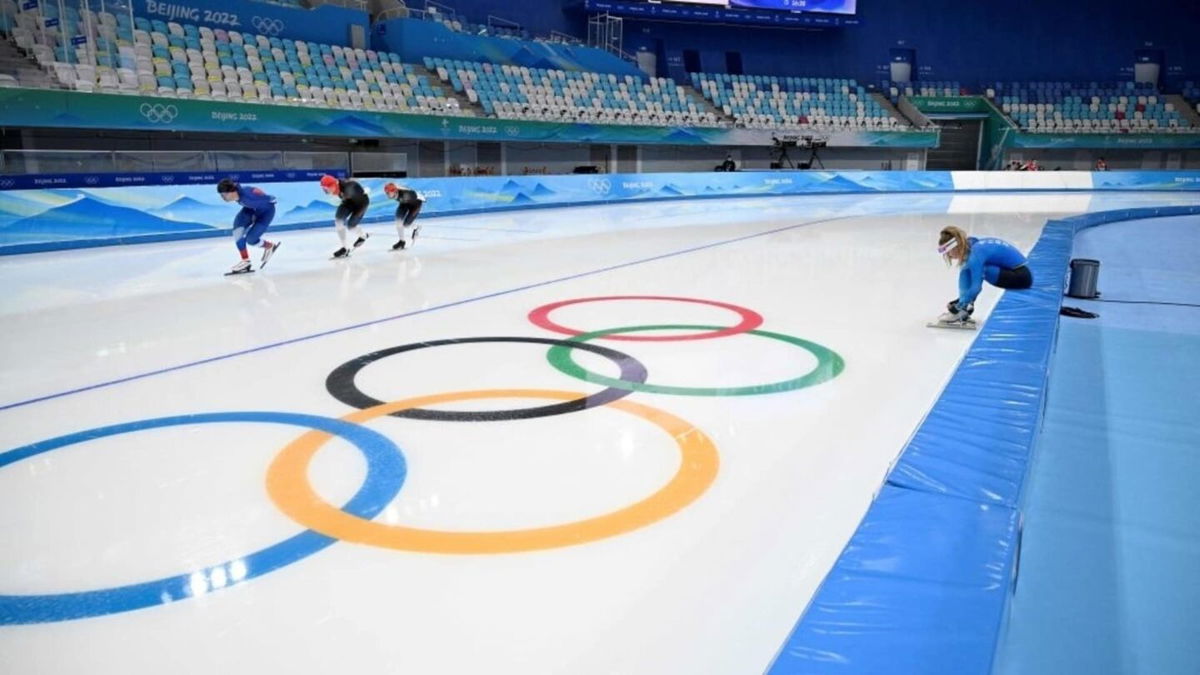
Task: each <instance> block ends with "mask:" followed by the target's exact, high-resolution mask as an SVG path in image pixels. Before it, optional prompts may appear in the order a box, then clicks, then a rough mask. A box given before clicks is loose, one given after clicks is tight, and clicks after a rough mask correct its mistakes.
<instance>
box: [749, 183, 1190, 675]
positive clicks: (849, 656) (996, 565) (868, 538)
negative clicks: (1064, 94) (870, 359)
mask: <svg viewBox="0 0 1200 675" xmlns="http://www.w3.org/2000/svg"><path fill="white" fill-rule="evenodd" d="M1195 213H1200V206H1173V207H1157V208H1140V209H1124V210H1119V211H1106V212H1102V213H1091V214H1085V215H1081V216H1076V217H1073V218H1066V219H1062V220H1052V221H1049V222H1047V223H1046V227H1045V229H1044V230H1043V231H1042V236H1041V237H1040V238H1039V239H1038V242H1037V244H1036V245H1035V246H1034V248H1033V250H1032V251H1031V252H1030V255H1029V266H1030V268H1031V270H1032V272H1033V275H1034V279H1035V285H1034V287H1033V288H1032V289H1030V290H1028V291H1010V292H1006V293H1005V294H1004V296H1003V297H1002V298H1001V299H1000V302H999V303H998V304H997V305H996V308H995V309H994V310H993V311H992V314H991V316H989V318H988V320H987V323H986V324H985V325H984V327H983V329H982V330H981V331H980V333H979V336H978V337H977V338H976V340H975V342H974V344H973V345H972V346H971V348H970V350H969V351H968V352H967V355H966V356H965V357H964V358H963V361H962V363H960V364H959V366H958V369H957V370H956V371H955V373H954V376H953V377H952V378H951V380H950V382H949V383H948V384H947V385H946V388H945V389H944V390H943V392H942V395H941V396H940V397H939V398H938V400H937V402H935V403H934V406H933V408H932V409H931V410H930V411H929V414H928V415H927V417H926V418H925V420H924V421H923V422H922V423H921V425H920V427H919V428H918V429H917V431H916V433H915V434H914V435H913V437H912V439H911V440H910V441H909V443H908V445H907V447H905V449H904V451H903V452H902V453H901V456H900V458H899V459H898V460H897V463H896V465H895V466H894V467H893V469H892V471H891V473H890V474H889V476H888V478H887V481H886V483H885V485H884V487H883V488H882V490H881V491H880V493H879V496H878V497H876V500H875V501H874V502H873V503H872V504H871V507H870V509H869V510H868V512H867V515H866V516H865V517H864V518H863V521H862V523H860V525H859V528H858V530H857V531H856V532H855V534H854V536H853V537H852V538H851V540H850V543H849V544H847V546H846V549H845V550H844V551H843V552H842V555H841V556H840V557H839V558H838V560H837V562H836V563H835V564H834V567H833V570H832V571H831V572H830V574H829V575H828V576H827V577H826V579H825V581H824V582H823V583H822V584H821V587H820V588H819V589H818V591H817V593H816V595H815V596H814V597H813V600H812V602H811V604H810V605H809V607H808V609H807V610H806V611H805V613H804V614H803V615H802V616H801V617H800V620H799V622H798V623H797V624H796V627H795V628H794V629H793V631H792V633H791V635H789V636H788V638H787V640H786V642H785V643H784V645H783V647H782V649H781V650H780V653H779V655H778V656H777V657H776V659H775V661H774V663H772V665H771V668H770V671H769V672H771V673H774V674H783V673H788V674H791V673H830V672H846V673H922V674H923V675H925V674H932V673H947V674H951V673H952V674H954V675H970V674H973V673H981V674H982V673H989V672H991V669H992V664H993V661H994V659H995V652H996V645H997V641H998V639H999V635H1000V632H1001V628H1002V626H1003V622H1004V617H1005V612H1006V611H1007V608H1008V602H1009V599H1010V597H1011V594H1010V589H1011V584H1010V583H1009V580H1010V579H1012V578H1014V577H1015V571H1014V569H1013V565H1014V564H1015V561H1016V558H1017V553H1018V548H1019V539H1020V527H1019V521H1020V515H1019V514H1020V511H1019V506H1020V504H1021V499H1022V493H1023V490H1024V487H1025V482H1026V476H1027V474H1028V470H1029V466H1030V463H1031V459H1032V451H1031V449H1032V447H1033V443H1034V441H1035V440H1036V436H1037V434H1038V433H1039V431H1040V427H1041V422H1042V414H1043V409H1044V405H1045V398H1046V380H1047V375H1048V373H1047V370H1048V366H1049V363H1050V358H1051V355H1052V353H1053V350H1054V345H1055V341H1056V337H1057V332H1058V310H1059V307H1060V306H1061V302H1062V295H1063V288H1064V284H1065V282H1066V272H1067V266H1068V263H1069V261H1070V257H1071V246H1072V241H1073V239H1074V236H1075V233H1076V232H1078V231H1079V230H1081V229H1084V228H1087V227H1093V226H1095V225H1101V224H1104V223H1111V222H1117V221H1122V220H1138V219H1144V218H1155V217H1163V216H1177V215H1188V214H1195ZM964 420H969V423H964Z"/></svg>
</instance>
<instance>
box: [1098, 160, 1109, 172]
mask: <svg viewBox="0 0 1200 675" xmlns="http://www.w3.org/2000/svg"><path fill="white" fill-rule="evenodd" d="M1096 170H1097V171H1108V162H1106V161H1104V158H1103V157H1101V158H1100V159H1098V160H1096Z"/></svg>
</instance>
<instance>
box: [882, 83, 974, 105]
mask: <svg viewBox="0 0 1200 675" xmlns="http://www.w3.org/2000/svg"><path fill="white" fill-rule="evenodd" d="M880 91H882V92H883V94H884V96H886V97H887V99H888V100H889V101H891V102H892V103H896V102H898V101H899V100H900V97H901V96H969V95H970V92H968V90H967V89H965V88H964V87H963V86H962V85H961V84H959V83H958V82H957V81H951V80H933V81H925V80H922V81H920V82H892V81H890V80H884V81H883V82H882V83H880Z"/></svg>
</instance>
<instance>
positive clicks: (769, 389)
mask: <svg viewBox="0 0 1200 675" xmlns="http://www.w3.org/2000/svg"><path fill="white" fill-rule="evenodd" d="M720 328H721V327H720V326H694V325H656V326H626V327H625V328H610V329H608V330H597V331H592V332H590V333H583V334H580V335H576V336H575V337H572V338H569V339H568V342H586V341H588V340H592V339H595V338H602V337H604V336H606V335H613V334H615V333H637V332H642V331H652V330H719V329H720ZM746 332H747V333H748V334H750V335H760V336H762V337H765V338H771V339H772V340H779V341H780V342H786V343H788V344H792V345H796V346H797V347H800V348H801V349H804V350H805V351H807V352H808V353H810V354H812V355H813V356H815V357H816V358H817V365H816V367H815V368H813V369H812V370H810V371H809V372H807V373H805V374H804V375H801V376H800V377H796V378H793V379H790V380H783V381H782V382H772V383H770V384H755V385H750V386H745V387H673V386H669V385H665V384H651V383H649V382H633V381H630V380H620V379H617V378H613V377H605V376H604V375H598V374H596V373H593V372H590V371H588V370H587V369H585V368H584V367H583V366H580V365H579V364H578V363H576V362H575V361H574V360H573V359H572V358H571V352H572V351H573V350H571V349H570V348H568V347H563V346H560V345H556V346H554V347H551V348H550V351H549V352H548V353H547V354H546V358H547V359H548V360H549V361H550V365H552V366H554V367H555V368H557V369H558V370H559V371H561V372H563V373H565V374H567V375H570V376H571V377H574V378H577V379H580V380H584V381H586V382H593V383H596V384H603V385H605V386H608V387H615V388H617V389H627V390H629V391H642V392H647V393H651V394H674V395H677V396H753V395H756V394H777V393H779V392H784V391H792V390H795V389H802V388H804V387H811V386H813V385H816V384H820V383H822V382H828V381H829V380H832V379H833V378H835V377H837V376H838V374H839V373H841V372H842V370H844V369H845V367H846V362H845V361H843V360H842V357H841V356H839V355H838V353H837V352H835V351H833V350H832V349H829V348H828V347H824V346H822V345H819V344H817V343H815V342H809V341H808V340H804V339H801V338H798V337H792V336H791V335H784V334H782V333H772V332H770V331H765V330H751V331H746Z"/></svg>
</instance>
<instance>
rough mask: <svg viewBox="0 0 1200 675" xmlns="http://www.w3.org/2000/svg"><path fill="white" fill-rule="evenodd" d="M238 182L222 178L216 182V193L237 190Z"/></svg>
mask: <svg viewBox="0 0 1200 675" xmlns="http://www.w3.org/2000/svg"><path fill="white" fill-rule="evenodd" d="M237 189H238V184H237V182H236V181H234V180H233V179H232V178H222V179H221V182H220V183H217V193H218V194H227V193H229V192H237Z"/></svg>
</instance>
